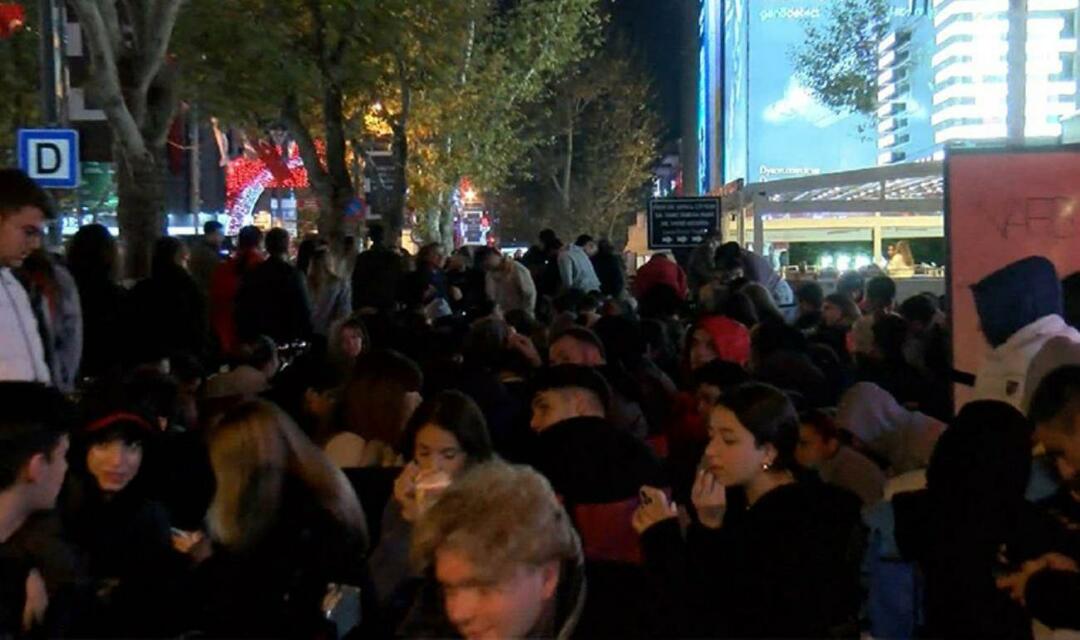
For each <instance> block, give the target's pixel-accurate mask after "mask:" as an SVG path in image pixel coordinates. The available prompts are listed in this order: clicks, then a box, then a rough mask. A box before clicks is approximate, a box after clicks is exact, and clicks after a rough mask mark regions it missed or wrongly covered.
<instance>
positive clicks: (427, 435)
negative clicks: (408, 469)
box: [415, 424, 468, 478]
mask: <svg viewBox="0 0 1080 640" xmlns="http://www.w3.org/2000/svg"><path fill="white" fill-rule="evenodd" d="M415 445H416V454H415V455H416V462H417V464H419V465H420V470H421V471H425V472H434V471H441V472H443V473H446V474H447V475H449V476H450V477H451V478H456V477H458V475H460V474H461V472H462V471H464V470H465V463H466V462H467V458H468V456H467V455H466V454H465V451H464V450H463V449H462V448H461V444H460V443H459V442H458V440H457V438H456V437H454V434H452V433H450V432H449V431H447V430H445V429H442V428H440V427H439V426H438V425H435V424H426V425H424V426H423V427H421V428H420V430H419V431H417V432H416V442H415Z"/></svg>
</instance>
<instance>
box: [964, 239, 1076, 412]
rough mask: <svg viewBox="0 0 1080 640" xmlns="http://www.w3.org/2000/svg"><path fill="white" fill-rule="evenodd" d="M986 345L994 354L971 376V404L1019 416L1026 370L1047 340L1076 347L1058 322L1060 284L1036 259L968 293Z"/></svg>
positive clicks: (997, 273) (1022, 262)
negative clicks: (999, 406) (992, 405)
mask: <svg viewBox="0 0 1080 640" xmlns="http://www.w3.org/2000/svg"><path fill="white" fill-rule="evenodd" d="M971 290H972V293H973V294H974V296H975V308H976V311H977V312H978V315H979V323H980V326H981V327H982V332H983V335H984V336H985V337H986V341H987V342H988V343H989V344H990V347H991V348H992V349H993V351H991V352H990V353H989V354H988V355H987V356H986V359H985V360H984V361H983V363H982V365H981V366H980V367H979V370H978V372H977V373H976V374H975V399H978V400H1001V401H1003V402H1008V403H1009V404H1012V405H1013V406H1015V407H1017V408H1019V409H1021V410H1024V409H1025V407H1024V406H1023V399H1024V398H1025V396H1026V394H1027V393H1029V392H1026V388H1027V383H1028V380H1027V379H1028V369H1029V368H1030V366H1031V362H1032V360H1033V359H1034V358H1036V357H1037V356H1038V355H1039V352H1040V351H1041V350H1042V348H1043V346H1044V345H1045V344H1046V343H1047V342H1048V341H1050V340H1051V339H1052V338H1066V339H1068V340H1069V341H1071V342H1080V332H1078V331H1077V330H1076V329H1074V328H1072V327H1070V326H1069V325H1067V324H1066V323H1065V320H1064V319H1063V318H1062V317H1061V314H1062V313H1063V303H1062V293H1061V283H1060V281H1059V280H1058V276H1057V271H1056V269H1055V268H1054V264H1053V263H1052V262H1050V261H1049V260H1047V259H1046V258H1044V257H1041V256H1032V257H1029V258H1024V259H1023V260H1018V261H1016V262H1013V263H1012V264H1010V265H1008V266H1006V267H1003V268H1001V269H999V270H998V271H995V272H994V273H991V274H990V275H988V276H986V277H985V278H983V279H982V280H980V281H979V282H977V283H976V284H975V285H974V286H972V288H971Z"/></svg>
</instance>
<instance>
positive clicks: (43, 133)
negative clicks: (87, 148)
mask: <svg viewBox="0 0 1080 640" xmlns="http://www.w3.org/2000/svg"><path fill="white" fill-rule="evenodd" d="M18 152H19V153H18V155H19V168H20V169H22V170H23V171H25V172H26V174H27V175H29V176H30V177H31V178H32V179H33V180H34V181H35V182H37V183H38V184H39V185H41V186H42V187H45V188H48V189H76V188H78V186H79V132H78V131H76V130H74V129H19V132H18Z"/></svg>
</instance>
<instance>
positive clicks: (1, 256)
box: [0, 169, 52, 384]
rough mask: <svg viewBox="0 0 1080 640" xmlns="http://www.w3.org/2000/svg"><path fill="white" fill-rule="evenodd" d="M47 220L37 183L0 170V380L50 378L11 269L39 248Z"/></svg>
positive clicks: (36, 330) (47, 208)
mask: <svg viewBox="0 0 1080 640" xmlns="http://www.w3.org/2000/svg"><path fill="white" fill-rule="evenodd" d="M51 218H52V207H51V206H50V203H49V197H48V195H46V194H45V192H44V191H43V190H42V189H41V187H39V186H38V185H37V183H35V182H34V181H33V180H31V179H30V177H29V176H27V175H26V174H25V173H23V172H22V171H19V170H17V169H3V170H0V380H24V381H32V382H42V383H46V384H47V383H49V382H51V380H52V376H51V374H50V372H49V367H48V364H46V359H45V358H46V356H45V346H44V345H43V344H42V341H41V332H40V331H39V328H38V322H37V318H36V317H35V315H34V309H33V307H32V306H31V304H30V296H29V295H27V292H26V289H25V288H24V287H23V285H22V284H21V283H20V282H19V281H18V280H17V279H16V278H15V276H14V275H13V274H12V272H11V270H12V269H14V268H17V267H19V266H21V265H22V263H23V260H25V259H26V257H27V256H28V255H30V252H31V251H34V250H35V249H37V248H38V247H39V246H40V244H41V236H42V234H43V230H44V227H45V221H46V220H47V219H51Z"/></svg>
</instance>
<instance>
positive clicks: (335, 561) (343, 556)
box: [193, 480, 367, 638]
mask: <svg viewBox="0 0 1080 640" xmlns="http://www.w3.org/2000/svg"><path fill="white" fill-rule="evenodd" d="M366 551H367V549H366V541H365V540H364V539H363V536H360V535H357V534H355V533H353V532H350V531H348V530H347V529H345V527H344V526H343V525H341V524H340V523H339V522H338V521H337V520H336V519H334V517H333V516H332V515H331V514H330V513H329V512H327V511H326V510H324V509H323V508H322V507H321V506H319V505H318V504H317V503H316V502H315V500H314V498H313V497H312V496H311V495H309V492H308V491H307V490H305V489H304V488H302V487H301V486H299V484H298V483H296V482H295V481H292V480H286V486H285V489H284V490H283V492H282V500H281V507H280V511H279V513H278V516H277V521H276V522H275V523H274V524H273V525H271V527H270V529H269V530H268V531H267V532H266V533H265V534H264V535H263V536H262V538H261V539H260V540H259V541H257V542H255V543H254V544H253V545H252V546H251V547H250V548H249V549H246V550H237V549H228V548H225V547H222V546H218V545H215V547H214V553H213V555H212V556H211V557H210V558H209V559H208V560H206V561H205V562H203V563H202V564H201V565H200V566H199V568H198V572H197V575H196V587H195V589H194V590H193V591H194V593H195V594H196V595H197V597H198V598H199V599H200V604H199V605H198V606H197V607H196V609H197V612H198V615H197V617H198V620H197V626H196V628H197V629H198V630H199V631H202V632H204V633H205V634H207V635H208V636H210V637H233V638H238V637H256V638H300V637H306V638H310V637H314V636H316V635H320V634H322V633H323V632H325V631H326V621H325V619H324V618H323V617H322V615H321V613H322V612H321V604H322V599H323V596H324V595H325V594H326V587H327V585H328V584H329V583H331V582H335V583H339V584H349V585H362V584H364V583H365V580H366V578H365V576H364V568H363V563H364V557H365V555H366Z"/></svg>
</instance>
